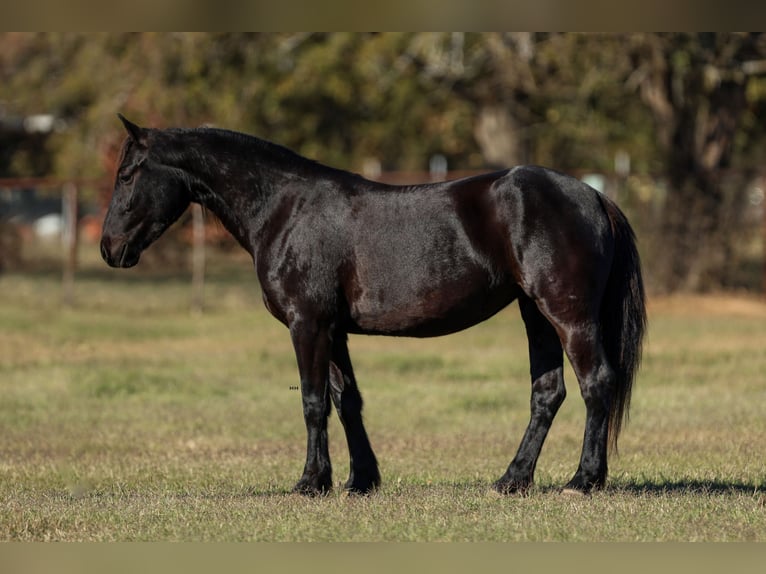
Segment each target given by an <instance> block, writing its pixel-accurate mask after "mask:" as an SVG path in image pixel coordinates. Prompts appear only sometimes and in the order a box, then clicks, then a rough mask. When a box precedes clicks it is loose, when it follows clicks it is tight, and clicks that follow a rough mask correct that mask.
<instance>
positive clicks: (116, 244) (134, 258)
mask: <svg viewBox="0 0 766 574" xmlns="http://www.w3.org/2000/svg"><path fill="white" fill-rule="evenodd" d="M101 257H102V258H103V259H104V261H106V263H107V264H108V265H109V266H110V267H123V268H127V267H133V266H134V265H135V264H136V263H138V259H139V255H138V254H137V253H132V251H131V249H130V244H129V243H128V242H127V241H125V240H124V239H122V240H118V241H113V240H112V239H111V238H110V237H107V236H104V237H102V238H101Z"/></svg>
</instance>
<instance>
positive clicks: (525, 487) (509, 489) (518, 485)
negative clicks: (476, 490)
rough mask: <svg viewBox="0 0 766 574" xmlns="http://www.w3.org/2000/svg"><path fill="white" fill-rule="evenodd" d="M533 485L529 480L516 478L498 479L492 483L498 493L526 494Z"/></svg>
mask: <svg viewBox="0 0 766 574" xmlns="http://www.w3.org/2000/svg"><path fill="white" fill-rule="evenodd" d="M531 486H532V484H531V483H529V482H521V481H516V480H508V481H505V480H502V479H501V480H498V481H495V482H494V483H493V484H492V489H493V490H494V491H495V492H497V493H498V494H520V495H522V496H523V495H525V494H526V493H527V491H529V488H530V487H531Z"/></svg>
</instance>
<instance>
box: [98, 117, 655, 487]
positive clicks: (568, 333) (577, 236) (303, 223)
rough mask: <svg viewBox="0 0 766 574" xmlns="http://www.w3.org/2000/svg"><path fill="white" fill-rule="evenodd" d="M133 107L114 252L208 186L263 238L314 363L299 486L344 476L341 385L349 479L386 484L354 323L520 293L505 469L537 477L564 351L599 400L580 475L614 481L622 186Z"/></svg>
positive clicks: (623, 384) (640, 312)
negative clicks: (521, 359) (447, 170)
mask: <svg viewBox="0 0 766 574" xmlns="http://www.w3.org/2000/svg"><path fill="white" fill-rule="evenodd" d="M119 117H120V119H121V120H122V122H123V124H124V126H125V128H126V129H127V131H128V138H127V139H126V141H125V143H124V145H123V148H122V152H121V158H120V165H119V168H118V171H117V177H116V181H115V188H114V195H113V197H112V200H111V205H110V206H109V211H108V213H107V215H106V220H105V221H104V229H103V237H102V239H101V254H102V256H103V258H104V260H105V261H106V262H107V263H108V264H109V265H111V266H113V267H132V266H133V265H135V264H136V263H138V260H139V257H140V255H141V252H142V251H143V250H144V249H146V247H148V246H149V245H150V244H151V243H152V242H153V241H155V240H156V239H157V238H158V237H159V236H160V235H161V234H162V233H163V232H164V231H165V230H166V229H167V228H168V227H169V226H170V225H171V224H172V223H173V222H174V221H176V220H177V219H178V218H179V217H180V216H181V214H182V213H183V212H184V211H185V210H186V208H187V207H188V206H189V204H190V202H196V203H199V204H201V205H203V206H204V207H205V208H207V209H208V210H210V211H211V212H213V213H214V214H215V215H216V216H217V217H218V218H219V219H220V220H221V222H222V223H223V225H224V226H225V227H226V229H228V230H229V232H231V234H232V235H233V236H234V237H235V238H236V239H237V240H238V241H239V243H240V244H241V245H242V247H244V248H245V249H246V250H247V251H248V252H249V253H250V255H252V257H253V261H254V263H255V270H256V273H257V275H258V279H259V281H260V285H261V287H262V291H263V300H264V302H265V304H266V307H267V309H268V310H269V311H270V312H271V313H272V315H274V316H275V317H276V318H277V319H279V320H280V321H281V322H282V323H284V324H285V325H286V326H287V327H288V328H289V330H290V336H291V338H292V342H293V345H294V347H295V354H296V358H297V362H298V369H299V372H300V382H301V394H302V401H303V416H304V419H305V423H306V429H307V433H308V445H307V453H306V465H305V467H304V470H303V476H301V478H300V480H299V481H298V483H297V484H296V485H295V487H294V491H296V492H300V493H304V494H316V493H323V492H326V491H328V490H330V489H331V488H332V470H331V466H330V457H329V453H328V447H327V418H328V415H329V413H330V404H331V401H332V403H333V404H334V405H335V408H336V410H337V412H338V415H339V417H340V420H341V421H342V424H343V427H344V429H345V434H346V439H347V441H348V448H349V454H350V459H351V463H350V466H351V471H350V476H349V478H348V481H347V482H346V483H345V488H346V489H347V490H349V491H351V492H357V493H367V492H370V491H372V490H374V489H375V488H377V487H378V485H379V484H380V474H379V472H378V464H377V460H376V459H375V455H374V453H373V451H372V448H371V446H370V442H369V440H368V437H367V432H366V430H365V428H364V424H363V422H362V397H361V395H360V393H359V390H358V388H357V383H356V378H355V376H354V371H353V368H352V366H351V360H350V358H349V353H348V346H347V339H348V334H349V333H361V334H367V335H394V336H411V337H432V336H437V335H445V334H448V333H453V332H455V331H459V330H461V329H465V328H467V327H470V326H472V325H475V324H477V323H479V322H481V321H484V320H485V319H487V318H489V317H491V316H492V315H494V314H495V313H497V312H498V311H499V310H500V309H502V308H503V307H505V306H506V305H508V304H509V303H511V302H512V301H513V300H514V299H517V300H518V301H519V306H520V308H521V316H522V318H523V320H524V324H525V326H526V331H527V337H528V339H529V358H530V366H531V378H532V397H531V419H530V421H529V425H528V427H527V429H526V432H525V433H524V437H523V440H522V441H521V445H520V446H519V449H518V452H517V453H516V456H515V457H514V459H513V460H512V461H511V463H510V465H509V466H508V469H507V470H506V472H505V474H504V475H503V476H502V477H501V478H500V479H499V480H497V481H496V482H495V483H494V487H495V489H497V490H498V491H500V492H502V493H511V492H523V491H524V490H526V489H527V488H528V487H529V486H530V485H531V484H532V480H533V475H534V471H535V465H536V463H537V459H538V456H539V454H540V449H541V448H542V445H543V441H544V440H545V437H546V435H547V433H548V429H549V428H550V425H551V422H552V421H553V418H554V416H555V415H556V412H557V410H558V408H559V406H560V405H561V403H562V401H563V400H564V396H565V394H566V392H565V389H564V378H563V360H564V359H563V353H564V352H566V354H567V356H568V357H569V360H570V362H571V364H572V367H573V369H574V372H575V374H576V375H577V380H578V383H579V385H580V392H581V394H582V397H583V399H584V400H585V405H586V408H587V412H586V421H585V436H584V440H583V448H582V455H581V458H580V464H579V467H578V468H577V471H576V473H575V474H574V476H573V478H572V479H571V480H570V481H569V483H568V484H567V488H568V489H572V490H576V491H580V492H589V491H590V490H592V489H594V488H599V487H602V486H603V485H604V483H605V481H606V476H607V449H608V446H609V445H610V444H613V445H615V446H616V441H617V436H618V434H619V431H620V427H621V424H622V421H623V418H624V417H625V416H627V412H628V406H629V402H630V394H631V387H632V384H633V380H634V377H635V374H636V370H637V368H638V365H639V362H640V358H641V343H642V338H643V334H644V331H645V328H646V312H645V306H644V288H643V282H642V278H641V269H640V262H639V257H638V252H637V250H636V245H635V237H634V235H633V231H632V230H631V228H630V225H629V224H628V222H627V220H626V218H625V216H624V215H623V214H622V212H621V211H620V210H619V209H618V207H617V206H616V205H615V204H614V203H613V202H612V201H610V200H609V199H607V198H606V197H604V196H603V195H601V194H599V193H598V192H597V191H595V190H594V189H592V188H590V187H588V186H587V185H585V184H584V183H582V182H580V181H579V180H577V179H574V178H572V177H569V176H566V175H563V174H561V173H558V172H555V171H552V170H550V169H545V168H541V167H531V166H523V167H515V168H513V169H509V170H504V171H498V172H495V173H488V174H486V175H479V176H476V177H470V178H465V179H459V180H455V181H447V182H442V183H433V184H427V185H415V186H390V185H383V184H380V183H374V182H371V181H368V180H366V179H364V178H362V177H360V176H358V175H355V174H352V173H348V172H346V171H342V170H338V169H333V168H330V167H326V166H324V165H321V164H319V163H316V162H314V161H311V160H308V159H306V158H303V157H301V156H299V155H297V154H295V153H293V152H292V151H290V150H288V149H286V148H284V147H281V146H278V145H275V144H273V143H269V142H266V141H264V140H261V139H258V138H255V137H252V136H248V135H245V134H241V133H237V132H232V131H226V130H220V129H207V128H199V129H164V130H159V129H148V128H141V127H139V126H136V125H135V124H132V123H130V122H129V121H127V120H126V119H125V118H123V117H122V116H119ZM610 439H611V440H610Z"/></svg>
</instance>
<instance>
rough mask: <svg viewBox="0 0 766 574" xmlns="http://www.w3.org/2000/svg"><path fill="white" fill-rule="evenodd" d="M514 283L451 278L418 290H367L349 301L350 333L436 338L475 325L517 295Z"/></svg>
mask: <svg viewBox="0 0 766 574" xmlns="http://www.w3.org/2000/svg"><path fill="white" fill-rule="evenodd" d="M516 289H517V288H515V287H514V286H513V285H508V284H504V285H495V286H490V285H489V284H488V283H487V282H486V281H470V280H464V281H453V282H449V283H448V284H444V285H440V286H439V287H438V288H436V287H430V288H424V289H422V290H417V291H410V292H407V291H402V290H398V291H397V290H396V289H389V290H385V289H383V290H379V291H376V290H369V291H368V292H367V293H360V294H359V296H358V297H356V298H354V299H353V300H352V301H349V315H350V323H351V324H350V325H349V332H352V333H363V334H378V335H393V336H408V337H436V336H439V335H446V334H449V333H454V332H456V331H460V330H463V329H466V328H468V327H471V326H473V325H476V324H477V323H480V322H481V321H484V320H486V319H488V318H489V317H491V316H492V315H494V314H495V313H497V312H498V311H499V310H500V309H502V308H503V307H505V306H506V305H508V304H509V303H510V302H511V301H513V300H514V299H515V298H516V296H517V295H518V291H517V290H516Z"/></svg>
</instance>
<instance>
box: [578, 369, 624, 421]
mask: <svg viewBox="0 0 766 574" xmlns="http://www.w3.org/2000/svg"><path fill="white" fill-rule="evenodd" d="M616 380H617V379H616V375H615V373H614V371H613V370H612V368H611V367H610V366H609V365H608V364H607V363H606V362H603V363H602V364H601V365H599V367H598V368H596V369H593V370H592V372H591V373H589V374H588V375H587V376H585V377H583V378H582V380H581V381H580V393H581V395H582V398H583V400H584V401H585V406H586V407H588V408H590V409H597V410H602V409H603V410H606V411H609V410H610V406H611V404H612V399H613V397H614V392H615V384H616Z"/></svg>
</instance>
